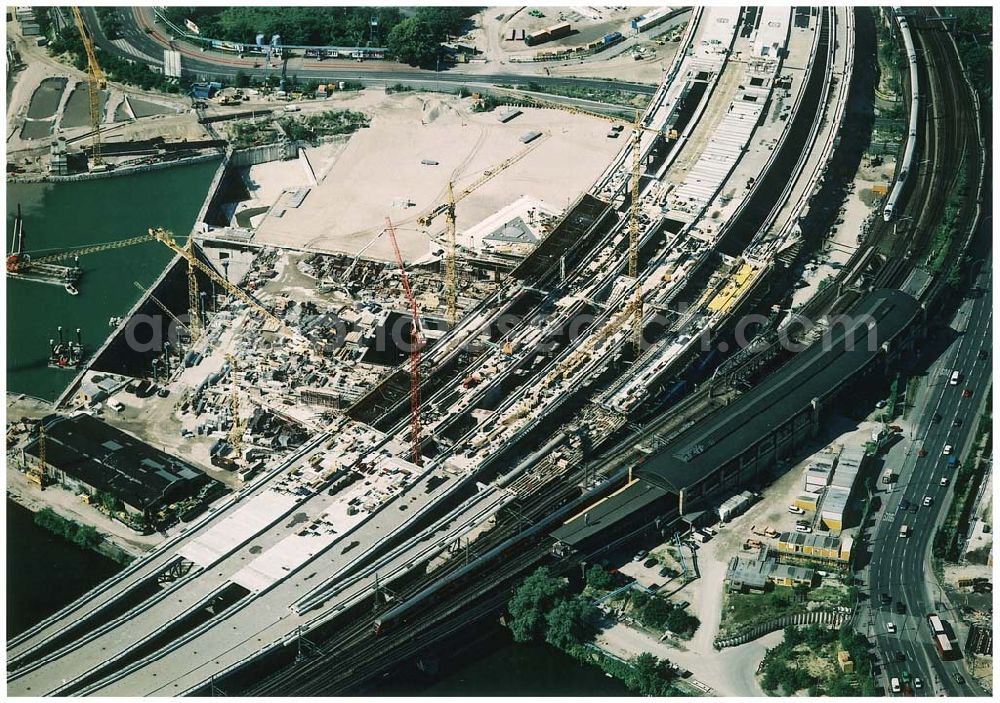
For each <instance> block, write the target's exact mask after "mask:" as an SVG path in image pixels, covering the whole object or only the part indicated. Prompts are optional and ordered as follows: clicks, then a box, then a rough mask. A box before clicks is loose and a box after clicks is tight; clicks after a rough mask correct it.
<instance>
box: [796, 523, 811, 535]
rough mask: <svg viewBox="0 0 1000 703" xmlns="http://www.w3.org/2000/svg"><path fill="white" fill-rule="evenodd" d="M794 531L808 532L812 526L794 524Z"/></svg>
mask: <svg viewBox="0 0 1000 703" xmlns="http://www.w3.org/2000/svg"><path fill="white" fill-rule="evenodd" d="M795 531H796V532H802V533H805V534H809V533H810V532H812V531H813V528H811V527H809V526H808V525H796V526H795Z"/></svg>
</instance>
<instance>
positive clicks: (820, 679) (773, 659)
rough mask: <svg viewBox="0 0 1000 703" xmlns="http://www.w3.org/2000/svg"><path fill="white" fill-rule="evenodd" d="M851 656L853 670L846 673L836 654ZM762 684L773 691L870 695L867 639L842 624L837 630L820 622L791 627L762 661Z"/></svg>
mask: <svg viewBox="0 0 1000 703" xmlns="http://www.w3.org/2000/svg"><path fill="white" fill-rule="evenodd" d="M840 651H846V652H847V653H848V654H850V655H851V660H852V661H853V662H854V666H855V671H854V672H852V673H845V672H843V671H841V669H840V666H839V664H838V663H837V654H838V652H840ZM761 674H762V676H761V687H762V688H763V689H764V690H765V691H767V692H768V693H772V694H783V695H786V696H790V695H793V694H795V693H797V692H799V691H806V692H807V693H808V694H809V695H810V696H857V695H867V696H870V695H873V694H874V685H873V684H872V677H871V661H870V659H869V657H868V642H867V640H865V639H864V638H863V637H861V636H860V635H858V634H857V633H855V632H854V631H853V630H851V629H850V626H849V625H845V626H844V628H842V629H841V630H840V631H839V632H838V631H837V630H828V629H826V628H824V627H823V626H821V625H810V626H808V627H790V628H788V629H786V630H785V639H784V640H783V641H782V643H781V644H779V645H778V646H777V647H772V648H771V649H769V650H768V651H767V654H766V655H764V660H763V661H762V662H761Z"/></svg>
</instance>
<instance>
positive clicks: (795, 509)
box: [788, 505, 806, 515]
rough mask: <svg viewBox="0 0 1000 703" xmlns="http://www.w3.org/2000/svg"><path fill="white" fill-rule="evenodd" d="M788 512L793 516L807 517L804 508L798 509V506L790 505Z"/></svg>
mask: <svg viewBox="0 0 1000 703" xmlns="http://www.w3.org/2000/svg"><path fill="white" fill-rule="evenodd" d="M788 512H790V513H791V514H792V515H805V513H806V511H805V510H803V509H802V508H800V507H798V506H797V505H789V506H788Z"/></svg>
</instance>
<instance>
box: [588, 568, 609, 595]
mask: <svg viewBox="0 0 1000 703" xmlns="http://www.w3.org/2000/svg"><path fill="white" fill-rule="evenodd" d="M587 585H588V586H590V587H591V588H593V589H596V590H598V591H609V590H611V587H612V586H613V585H614V579H613V578H612V576H611V574H609V573H608V572H607V571H606V570H605V569H604V567H603V566H601V565H600V564H594V565H593V566H591V567H590V568H589V569H587Z"/></svg>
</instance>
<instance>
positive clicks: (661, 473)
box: [636, 289, 920, 492]
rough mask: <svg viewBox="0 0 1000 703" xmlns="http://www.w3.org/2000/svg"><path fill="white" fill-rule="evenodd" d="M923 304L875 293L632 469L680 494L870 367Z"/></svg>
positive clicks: (881, 291) (889, 293)
mask: <svg viewBox="0 0 1000 703" xmlns="http://www.w3.org/2000/svg"><path fill="white" fill-rule="evenodd" d="M919 310H920V305H919V304H918V303H917V301H916V299H914V298H913V296H911V295H908V294H906V293H903V292H901V291H898V290H891V289H879V290H875V291H872V292H871V293H869V294H868V296H867V297H865V298H863V299H862V300H861V301H860V302H859V303H858V305H857V306H855V308H854V310H853V311H852V312H851V313H850V314H849V315H844V316H843V317H841V318H839V319H838V320H835V321H834V323H833V324H832V325H831V326H830V327H829V331H828V333H827V334H826V335H825V336H824V337H823V338H821V339H820V340H817V341H816V342H815V343H813V344H812V345H811V346H810V347H809V348H808V349H806V350H804V351H802V352H800V353H799V354H798V355H796V356H795V357H794V358H793V359H792V360H791V361H790V362H788V364H786V365H785V366H784V367H782V368H781V369H780V370H779V371H778V372H777V373H775V374H773V375H772V376H771V377H769V378H768V379H766V380H765V381H764V382H763V383H761V384H760V385H759V386H756V387H755V388H754V389H753V390H751V391H750V392H748V393H747V394H746V395H743V396H741V397H739V398H738V399H736V400H735V401H734V402H733V403H732V404H730V405H729V406H728V407H726V408H724V409H722V410H720V411H719V412H717V413H714V414H712V415H710V416H708V417H706V418H705V419H704V420H702V421H700V422H698V423H697V424H695V425H693V426H692V427H691V428H689V429H688V430H685V431H684V432H683V433H682V434H680V435H679V436H678V437H677V438H675V439H674V440H673V441H672V442H670V443H669V444H667V445H666V446H664V447H663V450H662V451H661V452H659V453H658V454H656V455H654V456H652V457H650V458H649V459H647V460H646V461H645V462H644V463H643V465H642V466H641V467H640V468H639V469H638V470H637V471H636V474H637V475H638V476H639V478H641V479H645V480H647V481H649V482H650V483H652V484H653V485H655V486H658V487H660V488H663V489H665V490H669V491H673V492H679V491H681V490H683V489H684V488H686V487H688V486H691V485H693V484H695V483H697V482H698V481H699V480H701V479H702V478H704V477H705V476H707V475H709V474H711V473H712V472H713V471H715V470H716V469H718V468H719V467H720V466H722V465H723V464H725V463H726V462H728V461H730V460H731V459H733V458H734V457H736V456H738V455H739V454H741V453H742V452H744V451H745V450H746V449H747V448H749V447H750V446H752V445H753V444H754V443H755V442H756V441H757V440H758V439H760V438H761V437H765V436H766V435H768V434H769V433H770V432H771V431H773V430H774V429H775V428H777V427H779V426H780V425H782V424H784V423H785V422H787V421H788V419H789V418H791V417H792V416H793V415H794V414H796V413H798V412H800V411H801V410H802V408H804V407H806V406H807V405H808V404H809V403H810V402H812V400H813V399H820V400H822V399H824V398H825V397H827V396H829V395H830V394H831V393H833V392H835V391H836V390H838V389H839V388H840V387H841V386H842V385H843V384H844V383H845V382H848V381H850V380H851V379H852V378H853V377H854V376H855V375H856V374H857V373H859V372H860V371H862V370H863V369H864V368H866V367H867V365H868V364H869V362H871V361H872V359H873V357H876V356H878V355H879V354H881V353H883V352H882V345H883V344H884V343H887V342H891V341H892V340H894V339H895V338H896V337H897V336H898V335H899V334H900V333H901V332H903V331H904V330H905V329H906V328H907V327H908V326H909V325H910V323H912V322H913V320H914V318H916V316H917V314H918V312H919Z"/></svg>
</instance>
